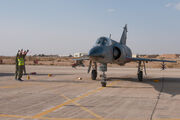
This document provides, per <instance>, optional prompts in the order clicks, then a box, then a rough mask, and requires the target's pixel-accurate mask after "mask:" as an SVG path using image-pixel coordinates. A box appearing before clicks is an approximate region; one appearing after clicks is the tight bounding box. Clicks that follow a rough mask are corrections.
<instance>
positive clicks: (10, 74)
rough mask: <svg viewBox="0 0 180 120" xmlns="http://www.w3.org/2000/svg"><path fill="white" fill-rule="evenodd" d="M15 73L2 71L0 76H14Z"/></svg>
mask: <svg viewBox="0 0 180 120" xmlns="http://www.w3.org/2000/svg"><path fill="white" fill-rule="evenodd" d="M14 75H15V73H0V77H4V76H14Z"/></svg>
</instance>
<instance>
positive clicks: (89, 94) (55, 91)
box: [0, 65, 180, 120]
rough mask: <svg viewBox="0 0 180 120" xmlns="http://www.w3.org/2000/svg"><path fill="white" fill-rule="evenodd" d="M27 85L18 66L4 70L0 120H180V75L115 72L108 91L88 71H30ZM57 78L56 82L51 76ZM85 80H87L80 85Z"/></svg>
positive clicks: (44, 68)
mask: <svg viewBox="0 0 180 120" xmlns="http://www.w3.org/2000/svg"><path fill="white" fill-rule="evenodd" d="M26 69H27V72H28V73H31V72H36V73H37V74H36V75H29V78H28V77H27V75H25V76H23V80H24V81H23V82H19V81H17V80H15V79H14V71H15V65H0V120H178V119H180V114H179V111H180V69H175V68H170V69H166V70H164V71H162V70H161V69H160V68H148V69H147V76H144V81H143V82H139V81H138V80H137V76H136V74H137V68H128V67H109V68H108V72H107V77H108V86H107V87H101V84H100V77H99V75H100V73H98V79H97V80H94V81H93V80H91V79H90V74H87V67H80V68H77V69H73V68H72V67H70V66H45V65H43V66H42V65H27V66H26ZM51 75H52V76H51ZM78 78H81V79H78Z"/></svg>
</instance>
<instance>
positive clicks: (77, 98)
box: [33, 82, 114, 118]
mask: <svg viewBox="0 0 180 120" xmlns="http://www.w3.org/2000/svg"><path fill="white" fill-rule="evenodd" d="M113 83H114V82H113ZM113 83H111V84H110V85H108V86H112V85H113ZM108 86H107V87H108ZM104 88H105V87H100V88H97V89H95V90H92V91H90V92H88V93H86V94H83V95H81V96H78V97H76V98H73V99H71V100H68V101H66V102H64V103H62V104H60V105H57V106H55V107H53V108H51V109H49V110H46V111H44V112H41V113H39V114H36V115H34V116H33V118H39V117H41V116H43V115H46V114H48V113H51V112H53V111H55V110H57V109H59V108H61V107H63V106H65V105H68V104H70V103H72V102H75V101H78V100H80V99H82V98H84V97H87V96H89V95H92V94H94V93H96V92H98V91H101V90H103V89H104Z"/></svg>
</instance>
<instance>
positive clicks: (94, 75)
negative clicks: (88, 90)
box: [91, 70, 97, 80]
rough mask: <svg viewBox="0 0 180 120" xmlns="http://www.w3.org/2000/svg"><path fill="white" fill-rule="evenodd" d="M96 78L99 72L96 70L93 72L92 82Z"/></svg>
mask: <svg viewBox="0 0 180 120" xmlns="http://www.w3.org/2000/svg"><path fill="white" fill-rule="evenodd" d="M96 78H97V71H96V70H92V72H91V79H92V80H96Z"/></svg>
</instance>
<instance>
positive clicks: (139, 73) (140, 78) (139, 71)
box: [137, 61, 145, 82]
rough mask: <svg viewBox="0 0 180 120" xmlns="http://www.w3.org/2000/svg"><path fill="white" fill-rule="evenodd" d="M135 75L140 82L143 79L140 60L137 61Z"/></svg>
mask: <svg viewBox="0 0 180 120" xmlns="http://www.w3.org/2000/svg"><path fill="white" fill-rule="evenodd" d="M144 69H145V64H144ZM137 77H138V80H139V81H140V82H142V81H143V66H142V65H141V61H139V63H138V72H137Z"/></svg>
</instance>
